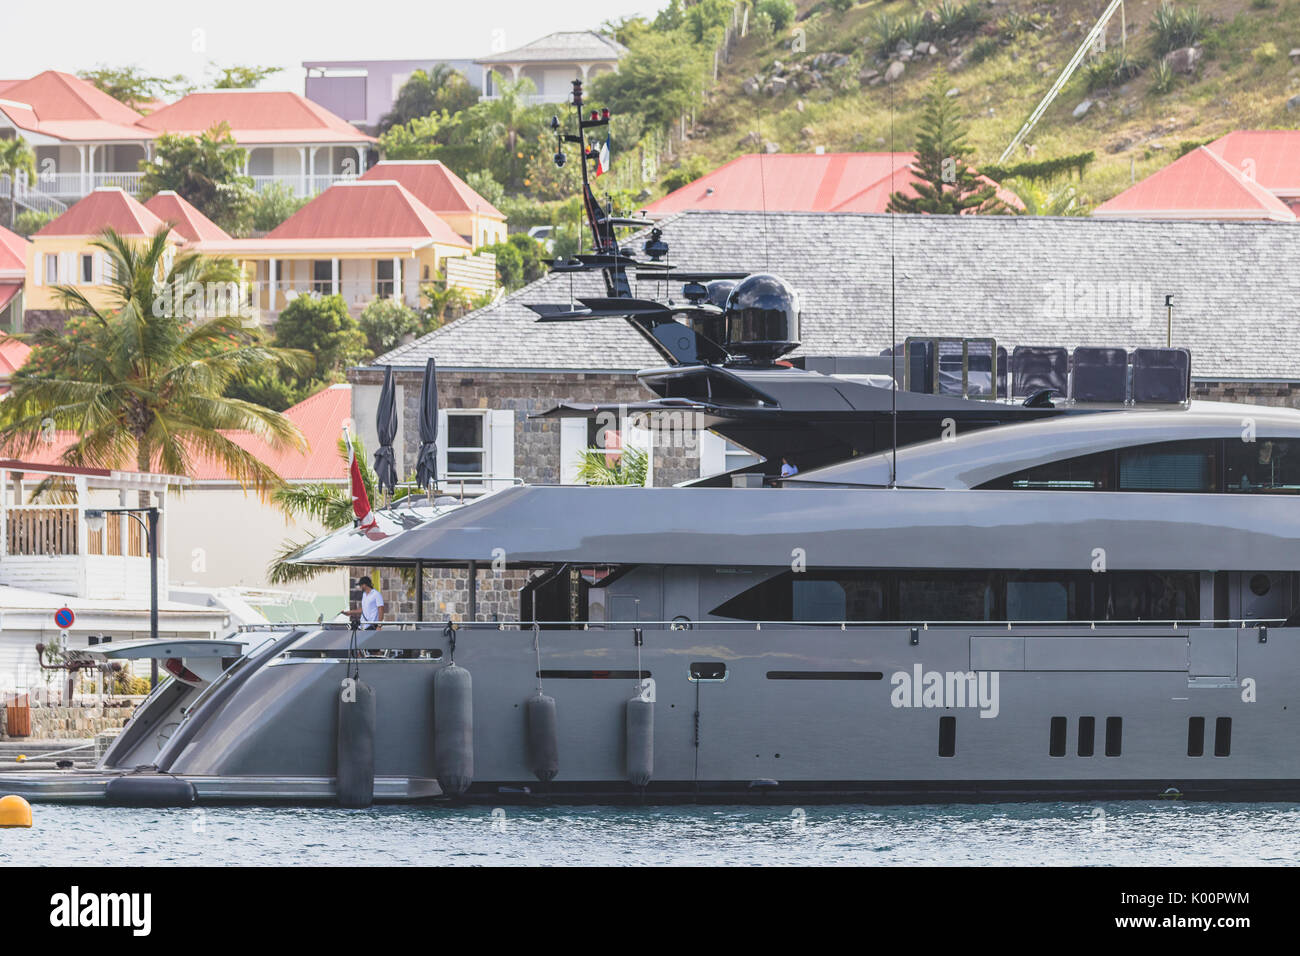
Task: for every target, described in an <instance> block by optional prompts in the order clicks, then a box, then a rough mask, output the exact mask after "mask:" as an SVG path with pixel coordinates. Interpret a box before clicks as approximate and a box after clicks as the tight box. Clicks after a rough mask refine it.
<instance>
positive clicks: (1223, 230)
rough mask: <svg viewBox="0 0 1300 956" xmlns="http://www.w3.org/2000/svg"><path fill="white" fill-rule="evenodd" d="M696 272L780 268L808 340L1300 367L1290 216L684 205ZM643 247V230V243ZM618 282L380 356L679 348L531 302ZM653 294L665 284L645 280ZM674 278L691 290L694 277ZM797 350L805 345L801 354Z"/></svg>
mask: <svg viewBox="0 0 1300 956" xmlns="http://www.w3.org/2000/svg"><path fill="white" fill-rule="evenodd" d="M660 225H661V226H662V228H663V230H664V237H665V238H666V239H667V240H668V242H669V245H670V247H671V254H670V259H671V261H672V262H674V263H676V264H679V265H680V266H681V267H683V268H698V269H728V270H741V269H745V270H750V271H755V272H759V271H771V272H774V273H776V274H777V275H780V276H782V277H783V278H785V279H786V280H787V281H789V282H790V283H791V284H792V285H793V286H794V287H795V288H796V289H798V290H799V292H800V295H801V305H802V320H803V330H802V340H803V345H802V347H801V349H800V350H799V353H804V354H812V355H834V354H839V355H875V354H879V352H880V350H881V349H882V348H885V347H886V346H887V345H888V344H889V341H890V331H889V330H890V308H889V303H890V299H889V273H890V248H891V233H892V234H893V248H894V250H895V256H896V259H895V261H896V288H897V312H898V320H897V321H898V324H897V328H898V340H899V341H901V340H902V339H904V338H906V337H907V336H909V335H967V336H992V337H994V338H996V339H997V340H998V343H999V344H1000V345H1005V346H1007V347H1008V348H1011V347H1014V346H1015V345H1018V344H1019V345H1052V344H1059V345H1065V346H1067V347H1071V348H1072V347H1074V346H1076V345H1119V346H1124V347H1127V348H1133V347H1135V346H1141V345H1147V346H1151V345H1157V346H1158V345H1164V344H1165V321H1166V319H1165V309H1164V297H1165V295H1166V293H1169V294H1172V295H1173V297H1174V344H1175V345H1182V346H1186V347H1188V348H1190V349H1191V350H1192V374H1193V375H1194V376H1196V377H1198V378H1249V379H1291V380H1296V379H1300V322H1298V321H1297V314H1296V312H1297V304H1298V303H1300V231H1297V227H1296V226H1294V225H1287V224H1284V223H1228V222H1140V221H1125V220H1101V219H1089V218H1048V217H1033V216H960V217H953V216H885V215H843V214H824V213H768V214H767V215H763V214H762V213H753V212H700V211H690V212H685V213H679V214H677V215H675V216H671V217H668V218H666V219H664V220H662V221H661V223H660ZM637 246H638V248H639V243H637ZM571 281H572V285H573V288H574V290H575V291H576V292H577V293H578V294H595V295H600V294H603V292H602V291H601V290H602V285H601V281H600V278H599V275H598V274H597V275H580V276H577V277H576V278H575V279H574V280H571V279H570V278H569V276H562V275H548V276H546V277H544V278H542V279H540V280H538V281H537V282H534V283H532V284H531V285H529V286H526V287H525V288H523V289H521V290H519V291H518V292H516V293H514V294H512V295H510V296H507V297H505V298H504V299H502V300H501V301H499V302H497V303H496V304H494V305H492V306H489V307H487V308H485V309H480V310H479V311H477V312H474V313H471V314H470V315H467V316H465V317H464V318H462V319H459V320H458V321H456V322H453V323H451V324H450V325H448V326H445V327H443V328H441V329H438V330H437V331H435V332H433V333H431V334H429V335H426V336H424V337H423V338H421V339H419V340H417V341H415V342H413V343H411V344H409V345H406V346H402V347H401V348H398V349H396V350H394V351H392V352H390V353H388V354H387V355H384V356H382V357H380V358H379V359H377V360H376V361H375V364H377V365H383V364H393V365H398V366H422V365H423V364H424V362H425V360H426V359H427V358H428V356H429V355H434V356H436V358H437V360H438V363H439V364H440V365H443V366H447V367H452V368H456V367H468V368H521V369H522V368H529V369H538V368H550V369H637V368H643V367H646V366H651V365H661V364H663V363H662V360H661V359H660V358H659V357H658V355H657V354H656V353H655V352H654V351H653V350H652V349H651V348H650V347H649V346H648V345H647V344H645V342H644V341H643V340H642V339H641V338H640V336H638V335H637V334H636V333H635V332H634V331H633V330H632V329H631V328H630V327H629V326H628V325H627V324H626V323H624V322H622V321H620V320H618V319H604V320H600V321H594V322H573V323H546V324H541V323H538V322H536V321H535V318H536V317H535V316H534V314H533V313H532V312H530V311H528V309H526V308H525V307H524V306H525V303H529V302H567V301H569V296H570V284H571ZM639 291H640V294H642V295H650V296H653V295H656V292H655V289H654V288H653V287H652V286H649V285H647V284H646V283H641V285H640V290H639ZM666 291H668V292H671V293H672V295H673V296H674V297H675V298H677V299H678V300H680V298H681V296H680V287H679V286H672V287H671V288H670V289H669V290H664V289H662V288H661V289H660V290H659V293H658V294H660V295H662V294H666ZM799 353H796V354H799Z"/></svg>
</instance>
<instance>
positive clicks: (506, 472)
mask: <svg viewBox="0 0 1300 956" xmlns="http://www.w3.org/2000/svg"><path fill="white" fill-rule="evenodd" d="M487 442H489V443H490V444H489V445H488V448H489V449H490V452H489V459H488V461H489V464H488V467H489V468H491V475H492V477H493V478H513V477H514V476H515V413H514V412H513V411H512V410H511V409H508V408H499V409H494V410H492V411H490V412H488V437H487ZM506 486H507V482H504V481H493V482H491V483H490V484H489V485H488V490H489V491H497V490H499V489H501V488H505V487H506Z"/></svg>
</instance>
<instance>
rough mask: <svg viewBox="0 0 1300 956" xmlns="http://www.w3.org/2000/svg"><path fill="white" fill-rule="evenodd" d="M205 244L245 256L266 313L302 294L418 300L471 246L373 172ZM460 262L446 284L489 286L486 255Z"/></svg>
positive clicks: (491, 268) (356, 304)
mask: <svg viewBox="0 0 1300 956" xmlns="http://www.w3.org/2000/svg"><path fill="white" fill-rule="evenodd" d="M204 251H205V252H206V253H208V254H210V255H230V256H233V257H235V258H237V259H240V260H241V261H243V262H244V263H245V265H246V267H248V269H249V272H250V276H252V277H253V281H254V287H255V289H256V290H257V295H256V302H257V310H258V311H259V313H261V314H263V315H265V316H266V317H267V318H268V319H273V318H274V316H276V315H278V314H279V312H280V311H281V310H282V309H283V308H284V307H285V306H286V305H287V304H288V303H289V302H291V301H292V300H293V299H294V298H296V297H297V296H300V295H341V296H343V299H344V301H346V302H347V304H348V308H349V309H350V310H352V311H357V312H359V311H360V310H361V309H363V308H364V307H365V306H366V305H367V304H368V303H370V302H372V301H374V300H375V299H381V298H392V299H397V300H399V301H401V302H404V303H405V304H406V305H408V306H410V307H412V308H418V307H419V306H420V305H421V304H422V303H421V301H420V286H421V284H422V283H425V282H433V281H436V280H438V279H439V278H441V277H442V275H443V273H444V271H445V270H446V269H447V263H448V262H449V261H452V260H464V259H466V257H468V256H470V254H471V253H472V252H473V250H472V249H471V247H470V244H469V243H468V242H467V241H466V240H465V239H463V238H461V236H460V235H458V234H457V232H456V231H455V230H454V229H452V228H451V226H449V225H448V224H447V223H446V222H445V221H444V220H443V219H442V218H441V217H440V216H439V215H438V214H437V213H435V212H434V211H433V210H431V209H429V208H428V207H427V206H425V205H424V204H423V203H422V202H420V200H419V199H417V198H416V197H415V196H413V195H412V194H411V192H410V191H409V190H407V189H406V188H405V187H404V186H403V185H402V184H401V183H398V182H393V181H391V180H379V179H357V180H351V181H348V182H340V183H335V184H334V185H333V186H331V187H330V188H329V189H327V190H325V191H324V192H323V193H321V194H320V195H319V196H317V197H316V198H315V199H313V200H312V201H311V202H309V203H307V205H305V206H303V207H302V208H301V209H299V210H298V211H297V212H296V213H294V214H293V215H292V216H290V217H289V218H288V219H286V220H285V221H284V222H282V223H281V224H280V225H279V226H277V227H276V228H275V229H273V230H272V231H271V232H269V233H267V235H266V236H265V237H263V238H260V239H232V240H230V241H228V242H211V243H205V244H204ZM462 266H464V267H465V268H464V269H461V272H460V273H458V275H460V276H461V278H460V279H456V278H455V277H454V276H451V275H449V276H448V281H451V282H452V284H454V285H455V284H463V285H464V286H465V287H466V288H467V289H469V290H470V291H471V292H472V293H474V294H477V293H480V292H483V291H486V290H488V289H491V288H493V287H494V286H495V264H494V262H493V261H492V260H490V259H488V258H476V259H474V260H472V261H469V262H467V263H461V262H457V263H456V268H461V267H462ZM466 269H467V270H468V271H465V270H466ZM453 271H454V270H453Z"/></svg>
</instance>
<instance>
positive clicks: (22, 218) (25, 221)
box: [14, 209, 54, 236]
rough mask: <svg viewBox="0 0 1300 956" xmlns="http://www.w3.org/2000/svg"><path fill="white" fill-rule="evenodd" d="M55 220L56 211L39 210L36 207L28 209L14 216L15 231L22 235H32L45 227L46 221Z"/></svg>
mask: <svg viewBox="0 0 1300 956" xmlns="http://www.w3.org/2000/svg"><path fill="white" fill-rule="evenodd" d="M53 221H54V213H52V212H37V211H36V210H34V209H27V210H24V211H23V212H20V213H19V214H18V215H17V216H16V217H14V232H16V233H18V235H20V236H30V235H31V234H32V233H34V232H37V231H38V230H40V229H41V228H43V227H44V226H45V224H46V223H49V222H53Z"/></svg>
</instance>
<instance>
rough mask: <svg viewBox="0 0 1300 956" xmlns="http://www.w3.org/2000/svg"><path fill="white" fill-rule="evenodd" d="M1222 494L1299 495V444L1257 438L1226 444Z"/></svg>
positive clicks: (1296, 441) (1293, 440)
mask: <svg viewBox="0 0 1300 956" xmlns="http://www.w3.org/2000/svg"><path fill="white" fill-rule="evenodd" d="M1223 457H1224V482H1223V484H1224V490H1225V491H1229V492H1235V493H1237V494H1240V493H1242V492H1246V493H1255V494H1260V493H1266V494H1267V493H1272V494H1277V493H1282V494H1297V493H1300V440H1296V439H1294V438H1281V439H1276V438H1261V439H1259V440H1258V441H1253V442H1242V441H1232V440H1229V441H1226V442H1224V448H1223Z"/></svg>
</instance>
